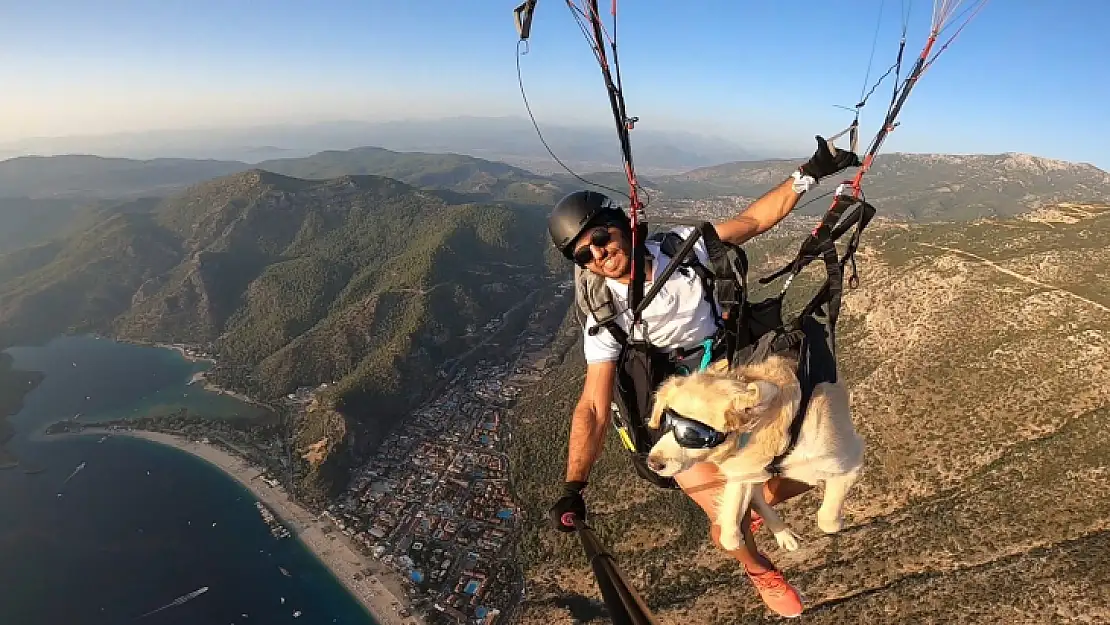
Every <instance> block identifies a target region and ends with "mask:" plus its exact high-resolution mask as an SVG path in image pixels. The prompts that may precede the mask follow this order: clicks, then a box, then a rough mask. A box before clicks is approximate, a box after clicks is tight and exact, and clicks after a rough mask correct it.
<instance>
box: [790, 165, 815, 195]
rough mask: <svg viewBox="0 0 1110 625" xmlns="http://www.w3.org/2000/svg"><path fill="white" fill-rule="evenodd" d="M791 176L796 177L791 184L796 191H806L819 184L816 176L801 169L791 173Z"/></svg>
mask: <svg viewBox="0 0 1110 625" xmlns="http://www.w3.org/2000/svg"><path fill="white" fill-rule="evenodd" d="M790 177H791V178H793V179H794V182H793V183H791V185H790V188H792V189H793V190H794V193H799V194H800V193H805V192H806V191H809V190H810V189H812V188H813V187H815V186H816V185H817V179H816V178H814V177H813V176H807V175H805V174H803V173H802V172H801V170H797V171H795V172H794V173H792V174H790Z"/></svg>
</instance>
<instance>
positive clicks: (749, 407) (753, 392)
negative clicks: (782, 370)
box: [725, 380, 779, 430]
mask: <svg viewBox="0 0 1110 625" xmlns="http://www.w3.org/2000/svg"><path fill="white" fill-rule="evenodd" d="M778 396H779V387H777V386H775V385H774V384H772V383H770V382H767V381H765V380H756V381H754V382H748V383H747V385H745V386H744V388H743V389H742V390H741V391H740V392H739V393H736V394H735V395H733V397H732V401H730V402H729V406H728V410H727V411H726V413H725V422H726V423H727V424H728V426H729V429H732V430H740V429H744V428H746V427H747V426H748V425H749V424H751V423H752V422H753V421H755V420H756V419H758V418H760V417H761V416H763V415H764V414H765V413H766V412H767V411H768V410H769V409H770V408H771V405H772V404H774V402H775V400H776V399H778Z"/></svg>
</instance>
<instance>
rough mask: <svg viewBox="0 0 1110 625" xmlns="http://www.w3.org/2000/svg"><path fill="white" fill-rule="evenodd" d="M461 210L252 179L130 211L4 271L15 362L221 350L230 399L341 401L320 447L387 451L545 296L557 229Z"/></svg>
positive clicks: (398, 195)
mask: <svg viewBox="0 0 1110 625" xmlns="http://www.w3.org/2000/svg"><path fill="white" fill-rule="evenodd" d="M458 197H459V196H458V194H440V193H436V192H425V191H420V190H417V189H415V188H413V187H411V186H409V185H406V184H404V183H402V182H399V181H397V180H393V179H390V178H383V177H378V176H345V177H341V178H336V179H333V180H325V181H309V180H301V179H296V178H290V177H286V176H281V175H278V174H274V173H270V172H265V171H261V170H251V171H248V172H245V173H242V174H236V175H233V176H230V177H226V178H221V179H217V180H214V181H211V182H206V183H203V184H200V185H197V186H195V187H193V188H191V189H189V190H188V191H187V192H185V193H183V194H181V195H178V196H174V197H172V198H169V199H166V200H164V201H162V202H160V203H158V204H156V205H155V206H153V207H147V209H148V210H135V211H128V210H117V211H112V212H110V213H109V214H108V215H107V216H106V217H105V218H104V219H103V220H101V221H99V222H97V223H96V224H95V225H94V226H93V227H90V228H89V229H87V230H85V231H82V232H81V233H79V234H77V235H75V236H72V237H69V238H67V239H63V240H58V241H55V242H52V243H48V244H44V245H40V246H36V247H30V248H25V249H21V250H18V251H16V252H12V253H10V254H7V255H4V256H0V345H7V344H11V343H14V342H16V341H19V342H27V341H31V340H42V339H46V338H48V337H50V336H52V335H54V334H56V333H58V332H64V331H97V332H103V333H108V334H112V335H115V336H120V337H124V338H128V339H134V340H144V341H146V340H154V341H167V342H169V341H173V342H187V343H195V344H202V345H208V346H209V347H210V349H212V350H214V351H215V352H216V353H217V354H218V359H219V361H220V365H219V367H218V368H217V370H216V371H215V375H216V376H217V378H218V379H219V380H220V381H221V382H222V383H224V384H227V385H230V386H233V387H236V388H240V389H243V390H246V391H249V392H251V393H252V394H254V395H257V396H260V397H263V398H272V397H277V396H280V395H283V394H285V393H288V392H291V391H293V390H295V389H296V388H297V387H299V386H305V385H317V384H320V383H323V382H328V383H330V384H331V386H332V392H330V393H329V394H328V395H327V396H325V397H324V398H323V401H322V403H321V405H320V410H317V411H315V412H314V413H313V415H315V416H313V417H312V418H310V419H308V420H306V421H305V422H303V423H301V424H299V426H298V432H299V434H298V437H299V441H298V442H299V443H301V444H303V446H304V447H308V446H309V445H312V444H319V443H320V442H321V441H324V442H325V443H326V447H327V448H328V449H329V450H332V451H338V452H342V451H344V450H345V449H348V448H350V449H361V448H364V447H369V446H373V445H375V444H376V442H377V441H378V440H379V439H380V437H381V436H383V435H384V434H385V432H386V431H387V430H388V428H389V426H391V424H392V423H393V420H395V419H396V418H398V417H399V416H400V415H401V414H403V413H404V412H405V410H406V409H408V408H409V407H410V406H411V405H412V404H413V403H414V402H416V401H417V400H419V399H420V397H421V389H423V388H427V387H428V385H429V384H430V383H431V382H432V381H434V380H435V379H436V378H435V373H436V370H437V363H439V362H440V361H442V360H444V359H446V358H448V357H451V356H456V355H457V354H458V353H461V352H463V351H465V350H466V349H468V348H469V347H470V346H471V345H472V343H474V342H476V341H477V340H478V339H477V338H476V337H475V335H474V334H473V333H470V332H468V330H467V328H468V326H482V325H483V324H485V323H487V322H488V321H490V320H491V319H493V318H495V317H499V316H500V315H502V314H503V313H505V312H506V311H507V310H509V309H510V308H512V307H513V306H515V305H517V304H519V303H520V302H521V301H523V300H525V299H526V296H527V295H528V294H529V293H531V292H532V291H534V290H535V289H536V288H537V287H539V286H541V285H542V284H543V283H544V280H545V273H546V269H545V259H544V250H545V249H546V247H545V246H542V245H539V243H541V242H542V237H543V235H544V230H543V215H542V213H540V212H538V211H535V210H531V209H528V208H515V209H514V208H509V207H505V206H495V205H484V204H472V203H459V202H458ZM332 455H333V454H328V456H329V457H331V456H332ZM334 455H335V456H336V457H341V456H342V455H343V454H342V453H337V454H334Z"/></svg>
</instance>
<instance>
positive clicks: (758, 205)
mask: <svg viewBox="0 0 1110 625" xmlns="http://www.w3.org/2000/svg"><path fill="white" fill-rule="evenodd" d="M859 165H860V160H859V157H858V156H856V154H855V153H854V152H849V151H847V150H837V152H836V155H835V156H834V155H833V153H832V152H831V151H830V150H829V145H828V142H826V141H825V140H824V139H823V138H821V137H817V151H816V152H814V154H813V157H812V158H810V159H809V161H807V162H806V163H805V164H804V165H802V166H801V167H799V168H798V171H796V172H794V173H793V174H792V175H791V176H790V177H789V178H787V179H786V180H784V181H783V182H782V183H780V184H779V185H778V186H776V187H775V188H773V189H771V190H770V191H768V192H767V193H764V194H763V195H762V196H761V197H760V198H759V199H757V200H756V201H754V202H752V203H751V204H749V205H748V207H747V208H745V209H744V210H743V211H741V212H740V214H738V215H736V216H735V217H733V218H732V219H729V220H728V221H723V222H721V223H719V224H716V225H715V226H714V227H715V228H716V229H717V236H719V237H720V238H721V240H722V241H726V242H728V243H733V244H735V245H741V244H743V243H744V242H746V241H748V240H749V239H751V238H753V237H755V236H757V235H760V234H763V233H764V232H767V231H768V230H770V229H771V228H773V227H775V224H777V223H779V222H780V221H782V220H783V219H784V218H785V217H786V216H787V215H788V214H790V211H792V210H794V207H795V206H797V205H798V199H799V198H801V197H802V194H804V193H805V192H806V191H808V190H809V189H810V188H811V187H812V186H813V185H815V184H817V182H818V181H820V180H821V178H824V177H825V176H831V175H833V174H835V173H837V172H840V171H842V170H844V169H847V168H849V167H858V166H859Z"/></svg>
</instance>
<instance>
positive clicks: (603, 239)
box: [572, 226, 613, 267]
mask: <svg viewBox="0 0 1110 625" xmlns="http://www.w3.org/2000/svg"><path fill="white" fill-rule="evenodd" d="M612 240H613V237H612V236H611V235H610V234H609V228H608V227H607V226H598V227H597V228H594V229H593V231H591V232H590V242H589V243H588V244H587V245H583V246H582V247H580V248H578V249H576V250H574V256H573V257H572V258H573V259H574V263H575V264H576V265H578V266H579V267H585V266H586V265H588V264H590V262H592V261H593V259H594V253H593V250H591V249H590V246H594V247H600V248H602V249H603V250H604V249H605V246H606V245H609V242H610V241H612Z"/></svg>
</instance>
